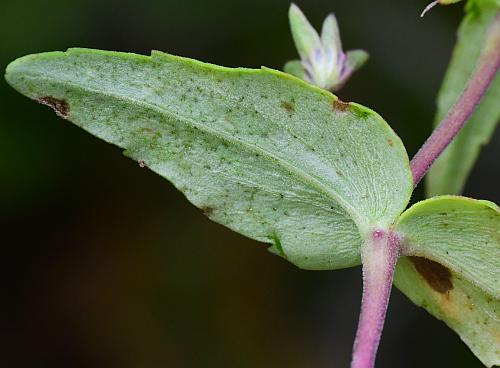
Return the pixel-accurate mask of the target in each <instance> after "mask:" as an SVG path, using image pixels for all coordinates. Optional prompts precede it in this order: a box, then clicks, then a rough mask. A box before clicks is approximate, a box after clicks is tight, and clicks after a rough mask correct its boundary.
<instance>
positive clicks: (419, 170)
mask: <svg viewBox="0 0 500 368" xmlns="http://www.w3.org/2000/svg"><path fill="white" fill-rule="evenodd" d="M499 67H500V13H499V14H497V16H496V18H495V20H494V21H493V24H492V26H491V28H490V30H489V34H488V37H487V39H486V42H485V47H484V50H483V52H482V53H481V56H480V57H479V59H478V62H477V65H476V69H475V71H474V73H473V74H472V76H471V77H470V79H469V81H468V83H467V85H466V87H465V89H464V90H463V92H462V94H461V95H460V97H459V98H458V100H457V102H455V104H454V105H453V106H452V108H451V109H450V111H449V112H448V114H447V115H446V116H445V118H444V119H443V120H442V121H441V123H440V124H439V126H438V127H437V128H436V129H435V130H434V132H433V133H432V135H431V136H430V137H429V139H428V140H427V141H426V142H425V144H424V145H423V146H422V148H420V150H419V151H418V152H417V154H416V155H415V157H413V159H412V160H411V164H410V166H411V169H412V172H413V182H414V185H415V186H417V185H418V183H419V182H420V180H422V178H423V177H424V175H425V174H426V173H427V171H428V170H429V168H430V167H431V165H432V164H433V163H434V161H436V159H437V158H438V157H439V156H440V155H441V153H442V152H443V151H444V150H445V148H446V147H447V146H448V145H449V144H450V143H451V142H452V140H453V138H455V136H456V135H457V134H458V133H459V132H460V129H462V127H463V126H464V124H465V123H466V122H467V120H468V119H469V118H470V116H471V115H472V113H473V112H474V110H475V109H476V107H477V105H478V104H479V102H480V101H481V98H482V97H483V96H484V94H485V93H486V91H487V90H488V87H489V86H490V84H491V82H492V81H493V80H494V78H495V76H496V74H497V71H498V68H499Z"/></svg>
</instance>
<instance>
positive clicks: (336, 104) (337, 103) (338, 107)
mask: <svg viewBox="0 0 500 368" xmlns="http://www.w3.org/2000/svg"><path fill="white" fill-rule="evenodd" d="M332 107H333V110H334V111H342V112H345V111H348V110H349V109H350V107H351V104H350V103H349V102H344V101H342V100H340V99H336V100H333V103H332Z"/></svg>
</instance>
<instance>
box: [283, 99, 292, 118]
mask: <svg viewBox="0 0 500 368" xmlns="http://www.w3.org/2000/svg"><path fill="white" fill-rule="evenodd" d="M281 107H282V108H283V109H285V110H286V112H287V113H288V115H290V116H292V115H293V113H294V112H295V106H294V104H293V103H290V102H287V101H281Z"/></svg>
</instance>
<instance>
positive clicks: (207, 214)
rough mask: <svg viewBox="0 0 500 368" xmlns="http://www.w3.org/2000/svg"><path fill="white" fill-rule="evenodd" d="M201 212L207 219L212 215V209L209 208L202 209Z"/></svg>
mask: <svg viewBox="0 0 500 368" xmlns="http://www.w3.org/2000/svg"><path fill="white" fill-rule="evenodd" d="M201 210H202V211H203V214H204V215H205V216H207V217H210V215H211V214H212V213H214V208H213V207H210V206H205V207H202V208H201Z"/></svg>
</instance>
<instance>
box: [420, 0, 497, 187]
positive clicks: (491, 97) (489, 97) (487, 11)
mask: <svg viewBox="0 0 500 368" xmlns="http://www.w3.org/2000/svg"><path fill="white" fill-rule="evenodd" d="M499 9H500V1H498V0H476V1H469V3H468V4H467V15H466V16H465V19H464V20H463V22H462V24H461V26H460V29H459V32H458V41H457V44H456V46H455V50H454V52H453V57H452V60H451V63H450V66H449V68H448V71H447V73H446V76H445V79H444V82H443V86H442V87H441V91H440V92H439V96H438V110H437V115H436V120H435V125H437V124H438V123H439V122H440V121H441V120H442V119H443V117H444V116H445V115H446V113H447V112H448V110H449V109H450V108H451V106H452V105H453V104H454V103H455V101H456V100H457V99H458V96H459V95H460V93H461V92H462V90H463V89H464V87H465V85H466V83H467V81H468V80H469V77H470V76H471V74H472V72H473V70H474V67H475V65H476V60H477V59H478V57H479V55H480V53H481V50H482V49H483V45H484V41H485V38H486V35H487V31H488V28H489V26H490V24H491V23H492V21H493V19H494V18H495V16H496V14H497V12H498V10H499ZM498 101H500V76H497V77H496V79H495V80H494V81H493V82H492V84H491V86H490V88H489V90H488V92H487V93H486V95H485V96H484V97H483V99H482V101H481V103H480V104H479V106H478V107H477V109H476V111H475V112H474V114H473V115H472V116H471V118H470V119H469V121H468V122H467V124H466V125H465V126H464V128H463V129H462V131H461V132H460V133H459V134H458V135H457V137H456V138H455V140H454V141H453V142H452V143H451V144H450V145H449V146H448V148H447V149H446V150H445V151H444V153H443V154H442V156H441V157H440V158H439V159H438V160H437V161H436V162H435V163H434V165H433V167H432V168H431V170H430V171H429V174H428V175H427V178H426V182H427V194H428V196H429V197H432V196H435V195H441V194H460V193H461V192H462V190H463V188H464V186H465V183H466V180H467V177H468V176H469V173H470V171H471V169H472V167H473V166H474V163H475V162H476V159H477V157H478V155H479V152H480V150H481V147H482V146H483V145H485V144H487V143H488V141H489V140H490V138H491V135H492V134H493V132H494V130H495V127H496V125H497V123H498V121H499V120H500V103H498Z"/></svg>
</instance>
